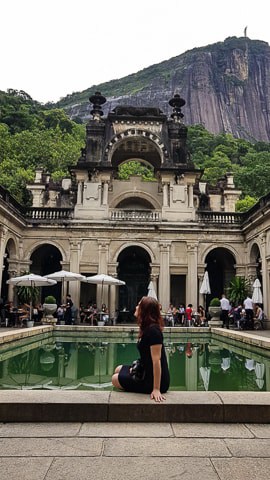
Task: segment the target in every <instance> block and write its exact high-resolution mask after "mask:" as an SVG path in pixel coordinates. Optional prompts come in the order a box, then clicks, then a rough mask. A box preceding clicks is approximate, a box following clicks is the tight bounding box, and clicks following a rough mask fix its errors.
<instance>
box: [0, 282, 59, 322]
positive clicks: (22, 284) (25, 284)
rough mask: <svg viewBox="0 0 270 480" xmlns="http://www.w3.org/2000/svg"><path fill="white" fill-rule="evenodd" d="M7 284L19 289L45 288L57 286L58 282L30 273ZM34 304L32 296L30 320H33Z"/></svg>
mask: <svg viewBox="0 0 270 480" xmlns="http://www.w3.org/2000/svg"><path fill="white" fill-rule="evenodd" d="M7 283H8V284H10V285H15V286H17V287H43V286H49V285H55V284H56V281H55V280H51V279H49V278H46V277H42V276H41V275H35V274H34V273H29V274H27V275H22V276H21V277H13V278H10V279H9V280H7ZM31 293H32V292H31ZM32 304H33V298H32V294H31V297H30V320H32Z"/></svg>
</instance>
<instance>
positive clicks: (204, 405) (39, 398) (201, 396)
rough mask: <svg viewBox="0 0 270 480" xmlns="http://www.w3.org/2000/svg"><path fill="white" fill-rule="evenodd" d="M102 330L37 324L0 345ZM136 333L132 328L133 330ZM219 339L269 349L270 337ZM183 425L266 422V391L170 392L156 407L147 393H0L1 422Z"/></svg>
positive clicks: (2, 337)
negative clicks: (44, 335) (51, 334)
mask: <svg viewBox="0 0 270 480" xmlns="http://www.w3.org/2000/svg"><path fill="white" fill-rule="evenodd" d="M131 328H132V327H129V326H128V327H123V326H119V327H105V330H106V331H107V332H109V331H114V332H116V331H117V332H118V333H119V332H120V331H121V332H130V330H131ZM54 329H56V330H60V331H61V330H62V331H63V330H65V331H67V330H68V331H69V332H71V333H72V332H75V331H81V332H82V331H83V330H84V331H87V330H88V329H89V330H91V331H93V330H96V331H101V329H103V330H104V327H80V326H77V325H75V326H72V327H67V328H65V327H52V326H40V327H34V328H31V329H30V328H28V329H18V330H16V331H14V332H13V331H8V332H3V333H2V332H1V334H0V344H3V343H8V342H11V341H14V340H16V339H22V338H26V337H33V336H35V335H40V334H41V333H49V332H52V331H53V330H54ZM135 330H136V327H135ZM200 330H202V332H206V331H209V329H206V328H203V329H198V328H197V327H195V328H192V329H190V328H188V329H187V328H181V327H174V328H173V329H171V328H166V332H168V333H183V334H184V333H185V334H186V333H190V334H192V333H193V332H196V333H199V331H200ZM211 332H212V333H214V334H216V335H218V336H220V337H229V338H232V339H237V340H242V341H243V342H244V343H248V344H252V345H258V346H260V347H264V348H270V339H269V338H265V337H260V336H259V335H256V336H253V335H252V333H251V332H250V333H249V332H243V331H232V330H224V329H221V328H212V329H211ZM69 421H70V422H181V423H182V422H183V423H184V422H187V423H192V422H193V423H194V422H196V423H270V392H224V391H222V392H196V391H194V392H168V393H167V394H166V401H165V402H163V403H161V404H155V403H154V402H153V401H151V400H150V398H149V395H140V394H134V393H124V392H117V391H110V392H97V391H93V392H86V391H64V392H63V391H61V392H59V391H39V390H8V391H6V390H3V391H0V422H69Z"/></svg>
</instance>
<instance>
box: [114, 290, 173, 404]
mask: <svg viewBox="0 0 270 480" xmlns="http://www.w3.org/2000/svg"><path fill="white" fill-rule="evenodd" d="M134 315H135V317H136V318H137V323H138V325H139V337H138V343H137V348H138V350H139V353H140V363H141V366H142V369H143V374H142V375H141V379H138V378H136V376H134V374H133V370H132V366H131V365H119V366H117V367H116V369H115V372H114V374H113V376H112V384H113V386H114V387H116V388H119V389H122V390H125V391H127V392H136V393H150V398H151V399H152V400H155V402H162V401H163V400H165V397H164V396H163V393H165V392H167V390H168V389H169V385H170V374H169V369H168V363H167V357H166V353H165V348H164V344H163V334H162V330H163V327H164V325H163V319H162V317H161V314H160V306H159V303H158V302H157V300H155V299H154V298H152V297H143V298H142V299H141V301H140V302H139V303H138V305H137V307H136V310H135V314H134Z"/></svg>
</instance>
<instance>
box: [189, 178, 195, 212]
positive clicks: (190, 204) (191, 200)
mask: <svg viewBox="0 0 270 480" xmlns="http://www.w3.org/2000/svg"><path fill="white" fill-rule="evenodd" d="M188 206H189V207H190V208H193V206H194V205H193V184H191V183H189V184H188Z"/></svg>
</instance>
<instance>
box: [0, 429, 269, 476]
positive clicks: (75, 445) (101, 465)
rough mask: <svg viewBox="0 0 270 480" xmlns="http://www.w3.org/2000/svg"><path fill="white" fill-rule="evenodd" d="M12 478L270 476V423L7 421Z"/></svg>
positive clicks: (0, 469)
mask: <svg viewBox="0 0 270 480" xmlns="http://www.w3.org/2000/svg"><path fill="white" fill-rule="evenodd" d="M0 445H1V448H0V478H1V479H8V480H13V479H14V480H17V479H18V480H73V479H74V480H78V479H80V480H89V479H97V480H99V479H102V480H103V479H107V478H108V479H110V480H122V479H125V480H127V479H129V480H133V479H134V480H135V479H136V480H137V479H143V480H144V479H146V480H154V479H162V480H163V479H164V480H165V479H166V480H167V479H171V480H178V479H179V480H196V479H198V480H256V479H258V480H259V479H260V480H261V479H264V480H268V479H269V472H270V448H269V446H270V425H261V424H188V423H181V424H179V423H175V424H169V423H161V424H159V423H153V424H149V423H147V424H145V423H124V424H123V423H121V424H119V423H57V424H55V423H54V424H53V423H49V424H48V423H44V424H35V423H24V424H16V423H15V424H0Z"/></svg>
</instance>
